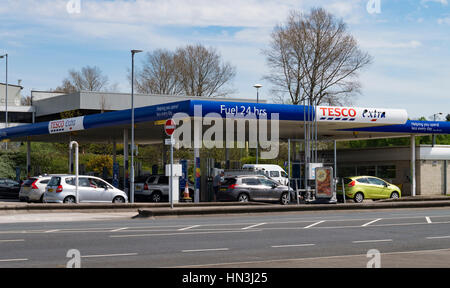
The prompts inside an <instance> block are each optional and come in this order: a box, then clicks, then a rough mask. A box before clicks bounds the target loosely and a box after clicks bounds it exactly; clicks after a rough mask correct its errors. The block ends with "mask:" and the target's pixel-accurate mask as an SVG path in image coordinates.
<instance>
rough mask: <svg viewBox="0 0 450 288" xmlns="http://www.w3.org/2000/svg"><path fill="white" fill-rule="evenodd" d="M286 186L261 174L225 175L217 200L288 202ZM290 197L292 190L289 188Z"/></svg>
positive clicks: (292, 195) (292, 194) (292, 193)
mask: <svg viewBox="0 0 450 288" xmlns="http://www.w3.org/2000/svg"><path fill="white" fill-rule="evenodd" d="M288 189H289V188H288V186H285V185H281V184H280V183H278V182H277V181H274V180H271V179H269V178H267V177H265V176H263V175H247V176H233V177H226V178H225V179H224V181H223V182H222V183H221V186H220V189H219V192H218V194H217V200H219V201H239V202H248V201H270V202H280V203H281V204H282V205H287V204H289V196H288ZM290 191H291V199H294V198H293V197H295V196H294V190H293V189H291V190H290Z"/></svg>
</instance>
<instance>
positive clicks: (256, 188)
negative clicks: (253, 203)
mask: <svg viewBox="0 0 450 288" xmlns="http://www.w3.org/2000/svg"><path fill="white" fill-rule="evenodd" d="M241 182H242V189H244V190H245V191H247V192H248V194H249V196H250V199H256V200H257V199H258V197H261V194H262V193H261V191H260V190H261V189H262V187H261V183H259V181H258V179H256V178H242V179H241Z"/></svg>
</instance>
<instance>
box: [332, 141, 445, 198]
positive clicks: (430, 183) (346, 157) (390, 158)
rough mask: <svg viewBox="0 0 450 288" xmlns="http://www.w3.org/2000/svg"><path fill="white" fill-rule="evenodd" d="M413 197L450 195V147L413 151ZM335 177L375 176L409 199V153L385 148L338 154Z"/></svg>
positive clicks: (339, 152) (422, 147) (424, 146)
mask: <svg viewBox="0 0 450 288" xmlns="http://www.w3.org/2000/svg"><path fill="white" fill-rule="evenodd" d="M415 151H416V195H423V196H428V195H448V194H449V193H450V145H435V146H434V147H432V146H431V145H420V146H417V147H416V149H415ZM337 163H338V176H341V177H346V176H359V175H370V176H376V177H379V178H382V179H385V180H386V181H389V182H391V183H393V184H396V185H399V186H400V187H401V189H402V193H403V195H404V196H407V195H411V169H410V163H411V149H410V148H409V147H386V148H365V149H345V150H338V151H337Z"/></svg>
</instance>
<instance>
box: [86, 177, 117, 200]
mask: <svg viewBox="0 0 450 288" xmlns="http://www.w3.org/2000/svg"><path fill="white" fill-rule="evenodd" d="M88 179H89V185H90V187H91V188H92V189H93V190H92V191H93V192H92V196H91V198H90V201H92V202H112V191H111V190H110V189H108V185H107V184H106V183H104V182H103V181H102V180H100V179H97V178H88Z"/></svg>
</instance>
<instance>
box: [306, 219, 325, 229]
mask: <svg viewBox="0 0 450 288" xmlns="http://www.w3.org/2000/svg"><path fill="white" fill-rule="evenodd" d="M323 222H325V220H322V221H319V222H316V223H313V224H311V225H308V226H306V227H304V229H308V228H311V227H314V226H316V225H319V224H320V223H323Z"/></svg>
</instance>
